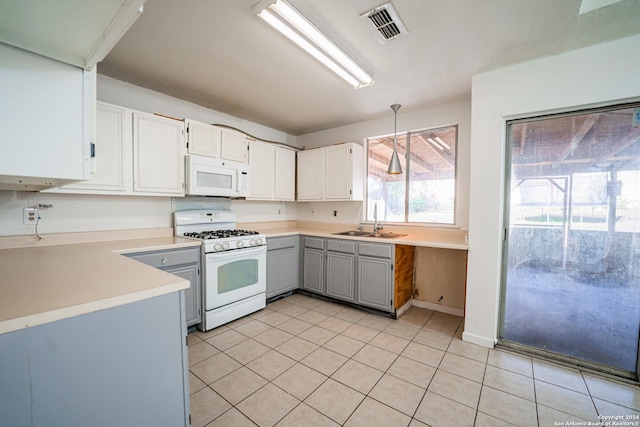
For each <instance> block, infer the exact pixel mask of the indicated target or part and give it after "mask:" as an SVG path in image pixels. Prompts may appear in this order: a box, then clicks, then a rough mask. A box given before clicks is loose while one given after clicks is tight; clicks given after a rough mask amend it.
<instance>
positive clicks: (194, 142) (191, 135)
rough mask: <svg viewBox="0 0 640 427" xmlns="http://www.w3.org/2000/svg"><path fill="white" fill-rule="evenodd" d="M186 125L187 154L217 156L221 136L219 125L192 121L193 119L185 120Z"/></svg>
mask: <svg viewBox="0 0 640 427" xmlns="http://www.w3.org/2000/svg"><path fill="white" fill-rule="evenodd" d="M186 125H187V149H188V151H189V154H198V155H200V156H207V157H219V155H220V153H219V152H220V136H221V131H220V128H219V127H216V126H211V125H208V124H205V123H200V122H194V121H193V120H187V122H186Z"/></svg>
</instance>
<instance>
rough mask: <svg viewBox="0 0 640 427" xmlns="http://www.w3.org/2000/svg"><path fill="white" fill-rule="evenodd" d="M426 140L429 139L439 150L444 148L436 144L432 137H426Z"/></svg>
mask: <svg viewBox="0 0 640 427" xmlns="http://www.w3.org/2000/svg"><path fill="white" fill-rule="evenodd" d="M427 141H429V142H430V143H431V144H432V145H434V146H436V147H438V148H439V149H440V150H444V148H442V146H441V145H440V144H438V143H437V142H436V141H435V140H434V139H433V138H427Z"/></svg>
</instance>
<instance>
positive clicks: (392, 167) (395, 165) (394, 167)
mask: <svg viewBox="0 0 640 427" xmlns="http://www.w3.org/2000/svg"><path fill="white" fill-rule="evenodd" d="M400 107H402V105H400V104H393V105H392V106H391V109H392V110H393V154H392V155H391V161H390V162H389V169H387V173H388V174H394V175H395V174H400V173H402V165H400V159H399V158H398V110H399V109H400Z"/></svg>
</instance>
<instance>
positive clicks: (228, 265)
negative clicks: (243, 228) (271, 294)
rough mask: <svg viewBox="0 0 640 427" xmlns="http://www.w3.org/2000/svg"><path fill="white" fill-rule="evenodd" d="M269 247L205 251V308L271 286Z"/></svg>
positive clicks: (220, 305)
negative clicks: (268, 267) (268, 272)
mask: <svg viewBox="0 0 640 427" xmlns="http://www.w3.org/2000/svg"><path fill="white" fill-rule="evenodd" d="M266 264H267V247H266V246H260V247H257V248H247V249H237V250H233V251H228V252H221V253H211V254H206V255H205V281H204V283H203V288H204V289H203V294H204V308H205V310H213V309H215V308H218V307H222V306H225V305H227V304H231V303H234V302H237V301H240V300H243V299H245V298H249V297H252V296H255V295H258V294H260V293H265V292H266V288H267V280H266V276H267V266H266Z"/></svg>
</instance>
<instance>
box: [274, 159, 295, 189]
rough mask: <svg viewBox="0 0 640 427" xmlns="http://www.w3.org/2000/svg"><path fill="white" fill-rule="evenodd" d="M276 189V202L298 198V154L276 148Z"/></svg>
mask: <svg viewBox="0 0 640 427" xmlns="http://www.w3.org/2000/svg"><path fill="white" fill-rule="evenodd" d="M274 154H275V171H274V175H275V177H274V180H275V184H274V185H275V189H274V198H275V199H276V200H295V198H296V194H295V192H296V152H295V151H293V150H289V149H286V148H282V147H275V153H274Z"/></svg>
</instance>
